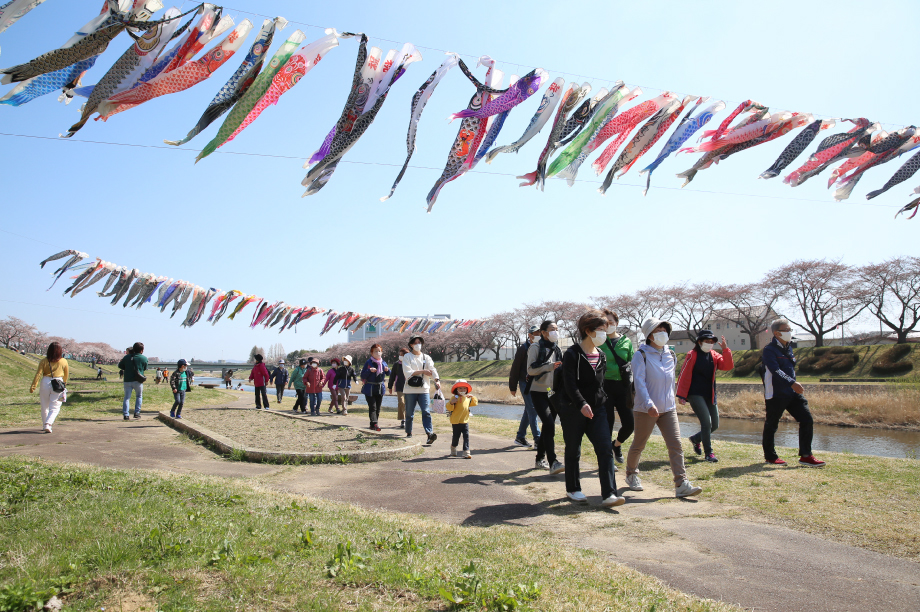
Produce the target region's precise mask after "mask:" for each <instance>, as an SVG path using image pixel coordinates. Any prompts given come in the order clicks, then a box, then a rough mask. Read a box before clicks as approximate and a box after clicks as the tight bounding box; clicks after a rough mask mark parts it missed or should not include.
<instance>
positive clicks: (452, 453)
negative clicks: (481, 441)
mask: <svg viewBox="0 0 920 612" xmlns="http://www.w3.org/2000/svg"><path fill="white" fill-rule="evenodd" d="M450 456H451V457H456V456H457V447H456V446H451V447H450Z"/></svg>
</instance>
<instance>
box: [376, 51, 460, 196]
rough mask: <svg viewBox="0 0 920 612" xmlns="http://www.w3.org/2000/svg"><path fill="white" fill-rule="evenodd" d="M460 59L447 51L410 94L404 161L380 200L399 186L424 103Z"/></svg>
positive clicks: (412, 145)
mask: <svg viewBox="0 0 920 612" xmlns="http://www.w3.org/2000/svg"><path fill="white" fill-rule="evenodd" d="M459 61H460V56H459V55H457V54H456V53H450V52H448V53H447V59H445V60H444V62H443V63H442V64H441V65H440V66H439V67H438V68H437V70H435V71H434V72H432V73H431V76H430V77H428V80H427V81H425V82H424V83H422V86H421V87H419V88H418V91H417V92H415V95H414V96H412V105H411V107H410V110H409V131H408V133H407V134H406V151H407V154H406V161H405V162H403V166H402V168H401V169H400V171H399V174H398V175H396V180H395V181H394V182H393V186H392V187H391V188H390V193H389V194H388V195H385V196H383V197H382V198H380V201H381V202H385V201H387V200H388V199H390V198H392V197H393V194H394V193H395V192H396V188H397V187H398V186H399V182H400V181H401V180H402V178H403V175H404V174H405V173H406V168H408V167H409V160H410V159H412V154H413V153H415V135H416V133H417V132H418V122H419V119H421V118H422V111H423V110H425V105H426V104H428V100H429V98H431V94H433V93H434V90H435V88H436V87H437V86H438V83H440V82H441V79H443V78H444V76H445V75H446V74H447V73H448V72H449V71H450V69H451V68H453V67H454V66H456V65H457V63H458V62H459Z"/></svg>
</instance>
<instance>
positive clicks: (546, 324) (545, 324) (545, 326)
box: [540, 319, 556, 332]
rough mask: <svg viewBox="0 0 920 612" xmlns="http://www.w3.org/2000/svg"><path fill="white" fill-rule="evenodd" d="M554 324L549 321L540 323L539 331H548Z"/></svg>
mask: <svg viewBox="0 0 920 612" xmlns="http://www.w3.org/2000/svg"><path fill="white" fill-rule="evenodd" d="M555 324H556V322H555V321H551V320H550V319H547V320H545V321H543V322H542V323H540V331H541V332H545V331H546V330H548V329H549V326H550V325H555Z"/></svg>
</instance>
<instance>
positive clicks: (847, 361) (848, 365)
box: [797, 346, 859, 374]
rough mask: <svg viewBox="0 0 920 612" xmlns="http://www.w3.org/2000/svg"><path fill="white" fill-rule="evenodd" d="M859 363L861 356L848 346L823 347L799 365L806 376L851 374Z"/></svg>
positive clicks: (800, 370) (799, 369)
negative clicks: (831, 373)
mask: <svg viewBox="0 0 920 612" xmlns="http://www.w3.org/2000/svg"><path fill="white" fill-rule="evenodd" d="M858 361H859V355H857V354H856V351H855V350H853V349H852V348H851V347H848V346H821V347H818V348H816V349H815V350H814V353H812V355H811V356H810V357H806V358H805V359H802V360H801V361H799V363H798V368H797V369H798V371H799V372H802V373H805V374H820V373H821V372H827V371H828V370H830V371H831V372H838V373H842V372H849V371H850V370H852V369H853V367H854V366H855V365H856V363H857V362H858Z"/></svg>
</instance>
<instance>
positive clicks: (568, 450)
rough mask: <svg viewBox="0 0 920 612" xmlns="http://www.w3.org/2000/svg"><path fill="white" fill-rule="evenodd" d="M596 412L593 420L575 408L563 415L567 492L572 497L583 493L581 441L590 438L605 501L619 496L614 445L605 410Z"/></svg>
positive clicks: (601, 407) (565, 411) (561, 419)
mask: <svg viewBox="0 0 920 612" xmlns="http://www.w3.org/2000/svg"><path fill="white" fill-rule="evenodd" d="M592 410H593V412H594V418H593V419H589V418H588V417H586V416H585V415H583V414H582V413H581V410H580V409H576V408H575V407H574V406H573V407H570V408H566V409H565V410H562V411H560V412H559V421H560V422H561V423H562V437H563V438H565V490H566V491H568V492H569V493H574V492H576V491H581V469H580V466H579V462H580V461H581V441H582V438H583V437H584V436H588V440H589V441H590V442H591V444H592V445H593V446H594V453H595V454H596V455H597V476H598V478H600V481H601V498H602V499H607V498H608V497H610V496H611V495H614V494H616V492H617V480H616V476H614V473H613V443H612V442H611V440H610V426H609V425H608V424H607V410H606V409H605V408H604V407H603V406H599V407H598V408H597V409H594V408H592Z"/></svg>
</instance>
